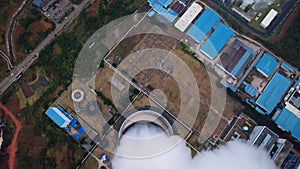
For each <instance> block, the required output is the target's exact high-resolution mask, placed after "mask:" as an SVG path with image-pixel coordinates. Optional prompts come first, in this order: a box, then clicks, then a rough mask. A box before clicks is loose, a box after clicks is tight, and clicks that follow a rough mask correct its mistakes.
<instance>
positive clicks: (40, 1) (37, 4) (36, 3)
mask: <svg viewBox="0 0 300 169" xmlns="http://www.w3.org/2000/svg"><path fill="white" fill-rule="evenodd" d="M42 3H43V0H34V1H33V4H34V5H36V6H38V7H40V6H41V5H42Z"/></svg>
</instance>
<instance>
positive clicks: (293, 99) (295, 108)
mask: <svg viewBox="0 0 300 169" xmlns="http://www.w3.org/2000/svg"><path fill="white" fill-rule="evenodd" d="M291 91H293V92H292V94H287V95H288V100H287V101H286V102H285V107H284V108H283V109H282V110H279V111H277V112H276V114H275V115H274V116H273V120H274V121H275V123H276V124H277V125H278V126H279V127H280V128H281V129H283V130H285V131H287V132H290V133H291V135H292V136H293V137H295V138H296V139H297V140H298V141H300V130H299V129H300V79H299V80H298V81H297V82H296V83H295V85H294V86H293V87H292V88H291Z"/></svg>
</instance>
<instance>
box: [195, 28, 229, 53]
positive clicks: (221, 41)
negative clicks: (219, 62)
mask: <svg viewBox="0 0 300 169" xmlns="http://www.w3.org/2000/svg"><path fill="white" fill-rule="evenodd" d="M233 36H234V32H233V30H232V29H230V28H229V27H228V26H226V25H224V24H223V23H220V24H219V25H218V26H217V28H216V29H215V31H214V32H213V33H212V34H211V35H210V37H209V38H208V39H207V40H206V41H205V43H204V44H203V46H202V47H201V49H200V50H201V51H202V52H204V53H205V54H206V55H207V56H208V57H209V58H210V59H215V58H216V57H217V55H218V53H219V52H220V50H221V49H222V48H223V47H224V45H225V44H226V43H227V41H228V40H229V39H230V38H231V37H233Z"/></svg>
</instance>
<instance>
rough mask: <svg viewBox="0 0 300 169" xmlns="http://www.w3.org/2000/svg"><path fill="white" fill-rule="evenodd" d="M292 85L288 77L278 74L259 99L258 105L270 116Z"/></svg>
mask: <svg viewBox="0 0 300 169" xmlns="http://www.w3.org/2000/svg"><path fill="white" fill-rule="evenodd" d="M290 84H291V82H290V81H289V80H288V79H287V78H286V77H284V76H283V75H281V74H280V73H278V72H277V73H276V74H275V75H274V76H273V78H272V79H271V80H270V82H269V83H268V85H267V87H266V88H265V89H264V91H263V93H262V94H261V95H260V96H259V97H258V99H257V101H256V104H257V105H259V106H260V107H261V108H263V109H264V110H265V111H266V114H270V113H271V112H272V111H273V109H274V108H275V106H276V105H277V103H278V102H279V101H280V99H281V98H282V96H283V95H284V93H285V92H286V91H287V89H288V87H289V86H290Z"/></svg>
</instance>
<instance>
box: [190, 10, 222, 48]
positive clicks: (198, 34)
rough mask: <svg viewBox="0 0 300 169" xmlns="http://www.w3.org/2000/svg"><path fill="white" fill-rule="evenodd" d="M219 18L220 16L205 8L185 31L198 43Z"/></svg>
mask: <svg viewBox="0 0 300 169" xmlns="http://www.w3.org/2000/svg"><path fill="white" fill-rule="evenodd" d="M219 20H220V16H219V15H218V14H217V13H215V12H214V11H212V10H211V9H209V8H207V9H206V10H205V11H204V12H203V13H202V14H201V15H200V17H199V18H198V19H197V20H196V21H195V23H194V24H193V25H192V26H191V28H190V29H189V30H188V31H187V34H188V35H189V36H190V37H192V38H193V39H194V40H195V41H196V42H198V43H199V42H201V40H202V39H203V38H204V37H205V36H206V34H207V33H208V32H209V31H210V30H211V29H212V28H213V26H214V25H215V24H216V23H217V22H218V21H219Z"/></svg>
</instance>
